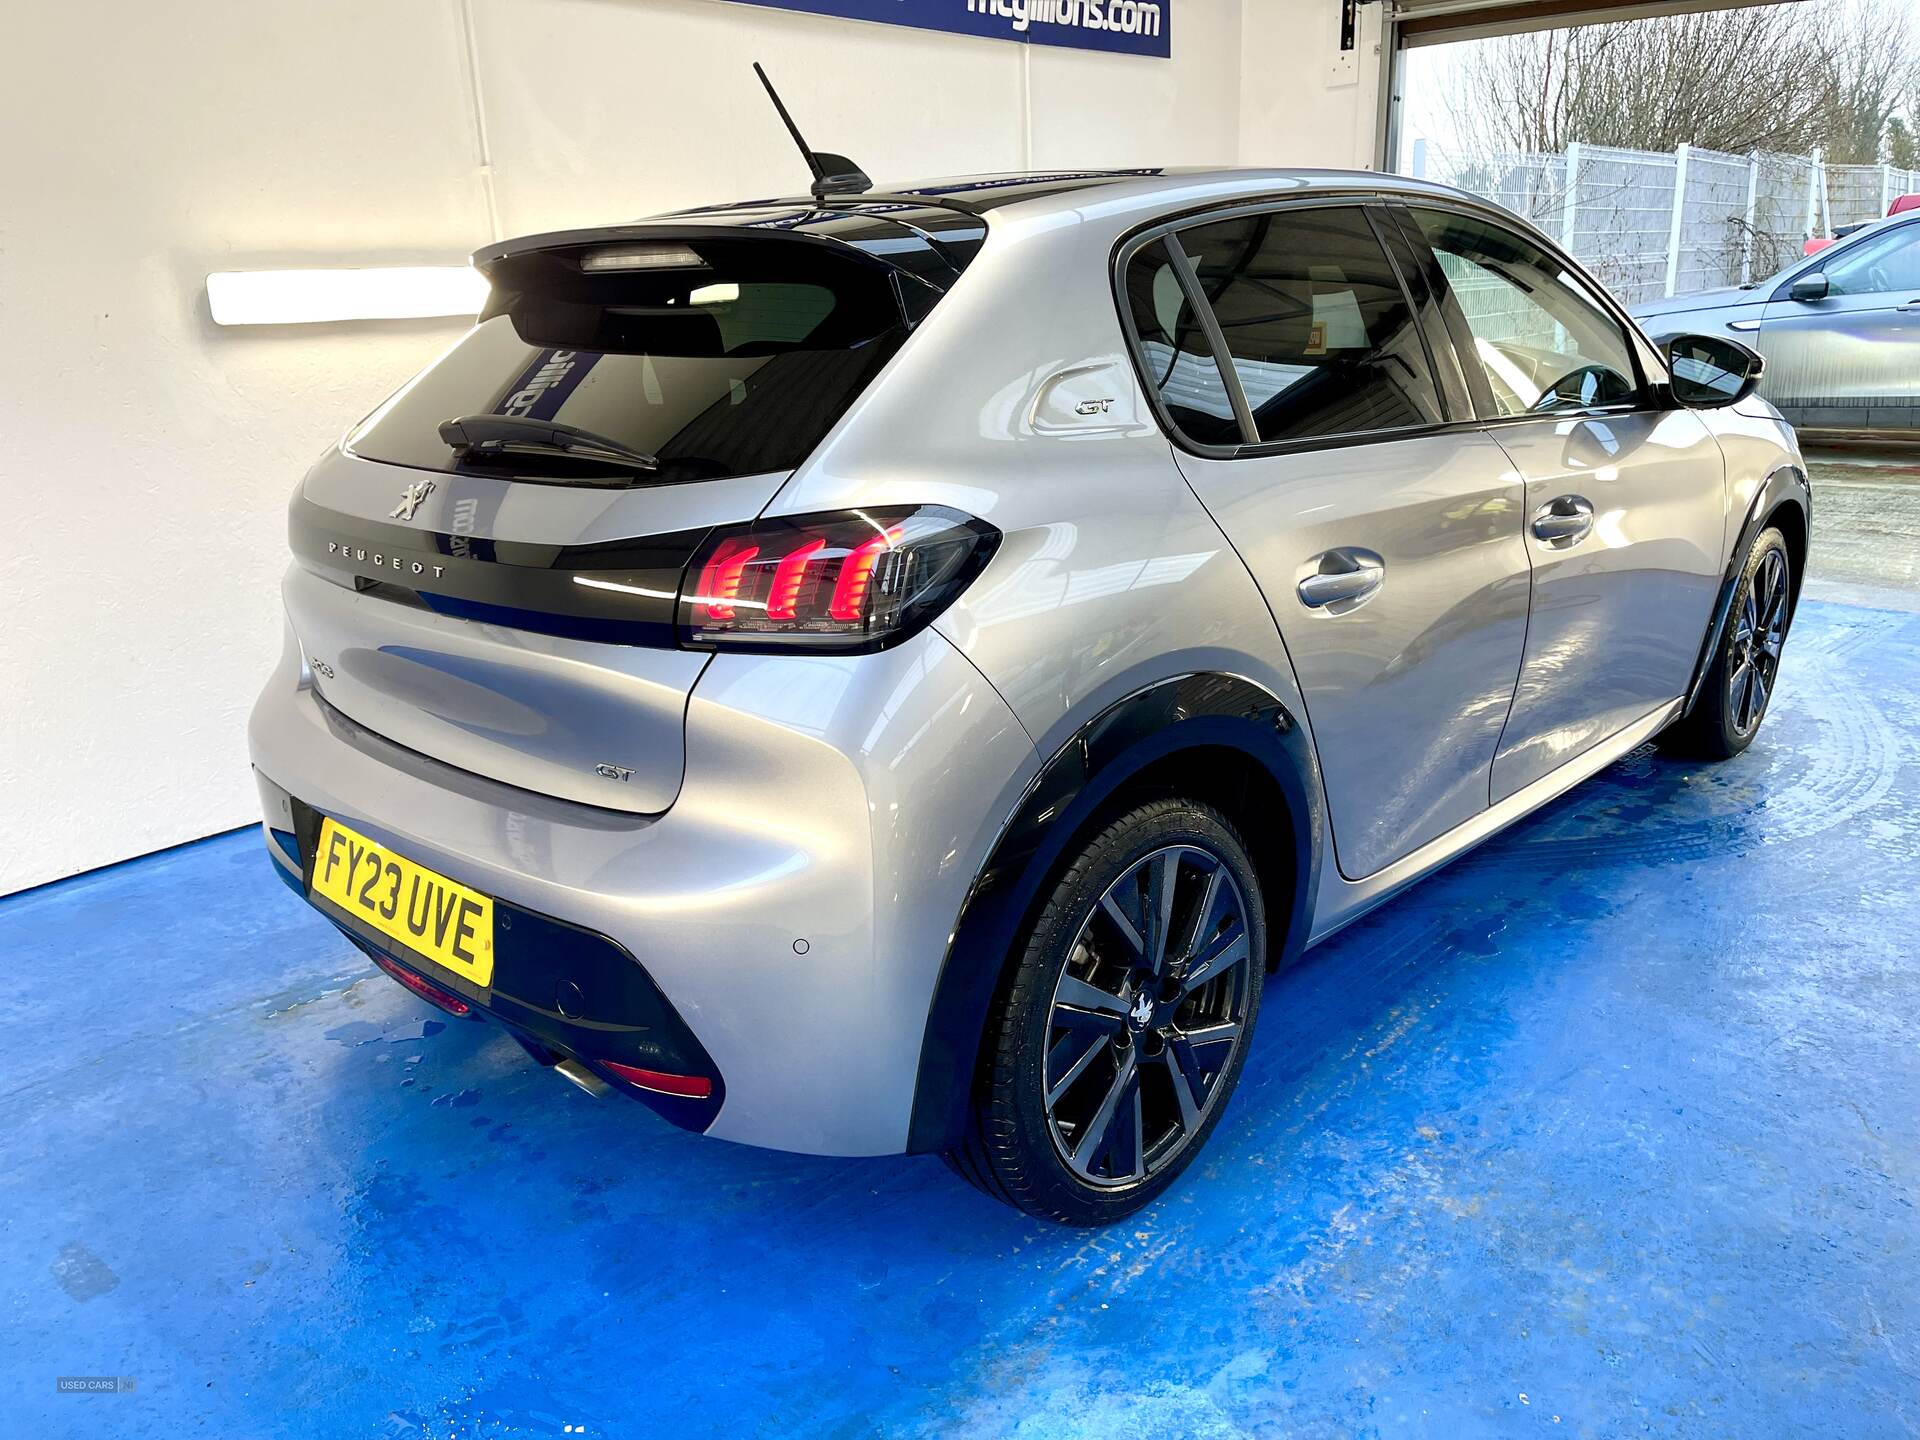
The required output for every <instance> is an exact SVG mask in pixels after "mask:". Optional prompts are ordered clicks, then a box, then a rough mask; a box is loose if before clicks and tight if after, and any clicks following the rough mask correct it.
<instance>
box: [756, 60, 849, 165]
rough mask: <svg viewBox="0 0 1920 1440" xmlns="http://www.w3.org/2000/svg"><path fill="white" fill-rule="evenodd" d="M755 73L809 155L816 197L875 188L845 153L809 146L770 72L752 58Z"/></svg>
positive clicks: (774, 105)
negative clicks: (784, 103) (769, 77)
mask: <svg viewBox="0 0 1920 1440" xmlns="http://www.w3.org/2000/svg"><path fill="white" fill-rule="evenodd" d="M753 73H754V74H756V75H758V76H759V77H760V83H761V84H762V85H764V86H766V87H767V98H768V99H769V100H771V101H773V108H774V109H776V110H778V111H779V112H780V120H781V123H782V124H784V125H785V126H786V127H787V133H788V134H789V135H791V136H793V143H794V144H796V145H798V146H799V147H800V153H801V154H802V155H803V156H805V157H806V161H807V169H809V170H811V171H812V172H813V198H814V199H816V200H825V199H826V198H827V197H828V196H829V195H836V194H837V195H859V194H862V193H863V192H865V191H868V190H871V189H872V188H873V181H871V180H869V179H868V178H867V176H866V172H865V171H863V170H862V169H861V168H860V167H859V166H858V165H856V164H854V163H853V161H851V160H849V159H848V158H847V157H846V156H844V155H835V154H833V153H832V152H831V151H827V150H809V149H808V148H807V142H806V138H805V137H804V136H802V135H801V133H800V127H799V126H798V125H796V124H794V123H793V117H792V116H791V115H789V114H788V113H787V107H786V106H785V105H782V104H781V103H780V92H779V91H777V90H775V89H774V88H773V81H771V80H769V79H768V78H767V72H766V71H764V70H762V69H761V68H760V62H759V61H758V60H756V61H754V62H753Z"/></svg>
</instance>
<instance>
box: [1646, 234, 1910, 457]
mask: <svg viewBox="0 0 1920 1440" xmlns="http://www.w3.org/2000/svg"><path fill="white" fill-rule="evenodd" d="M1916 198H1917V197H1912V196H1902V197H1901V200H1900V201H1898V202H1896V213H1895V214H1893V215H1890V216H1888V217H1887V218H1885V219H1882V220H1876V221H1873V222H1872V223H1871V224H1868V225H1866V226H1864V227H1862V228H1861V229H1859V230H1857V231H1855V232H1854V233H1853V234H1851V235H1848V236H1846V237H1845V238H1844V239H1840V240H1836V241H1835V242H1834V243H1833V244H1831V245H1829V246H1827V247H1825V248H1824V249H1822V250H1820V251H1818V252H1817V253H1815V254H1813V255H1809V256H1803V257H1802V258H1801V259H1799V260H1797V261H1795V262H1794V263H1793V264H1791V265H1789V266H1787V267H1786V268H1785V269H1784V270H1781V271H1780V272H1779V273H1778V274H1776V275H1772V276H1769V277H1768V278H1767V279H1765V280H1759V281H1755V282H1754V283H1752V284H1750V285H1745V286H1741V287H1738V288H1730V289H1720V290H1704V291H1700V292H1698V293H1696V294H1692V295H1674V296H1670V297H1668V298H1666V299H1661V300H1648V301H1644V302H1642V303H1640V304H1638V305H1635V306H1632V307H1631V309H1632V311H1633V314H1634V317H1635V318H1636V319H1638V320H1639V321H1640V323H1641V324H1642V325H1644V326H1646V328H1647V331H1648V333H1649V334H1651V335H1655V336H1659V335H1664V334H1673V333H1678V332H1695V333H1705V334H1720V335H1727V336H1730V337H1731V338H1733V339H1736V340H1741V341H1744V342H1746V343H1747V344H1749V345H1751V346H1752V347H1753V348H1754V349H1755V350H1758V351H1759V352H1760V353H1761V354H1762V355H1764V356H1765V357H1766V361H1767V371H1766V375H1765V377H1764V378H1763V379H1762V380H1761V382H1760V393H1761V394H1763V395H1765V396H1766V397H1767V398H1768V399H1769V400H1771V401H1772V402H1773V403H1774V404H1775V405H1776V406H1778V407H1779V410H1780V413H1781V414H1782V415H1784V416H1786V418H1787V419H1788V420H1789V421H1791V422H1792V423H1793V424H1794V425H1795V426H1797V427H1798V428H1799V429H1800V430H1802V431H1803V432H1807V433H1812V434H1817V435H1820V436H1823V437H1833V438H1841V437H1852V436H1860V435H1874V436H1888V437H1897V438H1903V439H1905V438H1920V209H1916V208H1915V207H1913V206H1904V207H1903V206H1902V202H1904V201H1906V200H1909V199H1916Z"/></svg>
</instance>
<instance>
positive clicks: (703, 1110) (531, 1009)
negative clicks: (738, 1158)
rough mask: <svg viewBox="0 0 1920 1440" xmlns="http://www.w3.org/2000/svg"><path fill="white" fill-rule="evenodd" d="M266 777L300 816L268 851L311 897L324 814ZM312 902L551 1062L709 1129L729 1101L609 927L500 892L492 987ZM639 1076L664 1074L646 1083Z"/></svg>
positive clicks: (366, 944) (689, 1035)
mask: <svg viewBox="0 0 1920 1440" xmlns="http://www.w3.org/2000/svg"><path fill="white" fill-rule="evenodd" d="M258 779H259V784H260V788H261V800H262V804H263V807H264V808H265V809H266V811H267V813H268V814H271V815H280V816H291V820H292V826H293V828H292V829H291V830H290V831H288V830H280V829H277V828H274V829H270V830H269V832H268V836H267V841H268V843H267V854H268V856H269V857H270V858H271V859H272V860H273V862H274V866H275V868H276V869H278V870H279V872H280V875H281V878H282V879H284V880H285V881H286V882H287V884H288V885H289V886H290V887H291V888H292V889H293V890H294V892H295V893H296V894H298V895H300V896H301V897H302V898H303V899H305V898H307V892H308V886H309V882H310V880H311V877H312V863H313V856H314V854H315V851H316V848H317V844H318V840H319V836H320V821H321V818H322V817H321V815H320V812H319V811H317V810H315V809H313V808H312V807H311V806H309V805H307V804H306V803H304V802H303V801H301V800H299V799H298V798H296V797H294V796H291V795H287V794H285V793H284V792H282V791H280V789H279V787H278V786H276V785H274V784H273V782H272V781H270V780H268V779H266V778H265V777H264V776H260V777H258ZM310 903H313V904H314V907H315V908H316V909H318V910H319V911H320V912H321V913H322V914H324V915H325V916H326V917H327V918H328V919H329V920H331V921H332V922H333V923H334V924H335V925H336V926H337V927H338V928H339V930H340V932H341V933H342V934H344V935H345V936H346V937H347V938H348V939H349V940H351V941H352V942H353V943H354V944H355V945H356V946H358V947H359V948H360V949H361V950H362V951H363V952H365V953H366V955H367V956H368V958H370V959H372V960H373V961H374V962H375V963H376V964H378V965H379V966H380V967H381V968H382V969H383V970H386V971H387V972H388V973H389V974H391V975H392V976H393V977H394V978H395V979H396V980H399V981H400V982H401V983H402V984H403V985H405V986H407V988H409V989H411V990H413V991H414V992H415V993H416V994H420V995H422V996H423V997H424V998H425V999H427V1000H428V1001H429V1002H430V1003H432V1004H435V1005H438V1006H440V1007H441V1008H442V1009H452V1010H453V1012H454V1013H455V1014H463V1015H474V1016H480V1015H485V1016H487V1017H490V1018H492V1019H494V1020H497V1021H499V1022H500V1023H501V1024H502V1025H504V1026H505V1027H506V1028H507V1029H508V1030H509V1031H510V1032H511V1033H512V1034H513V1036H514V1038H515V1039H517V1040H518V1041H520V1043H521V1044H522V1045H524V1046H525V1047H526V1049H527V1051H528V1053H529V1054H531V1055H532V1056H534V1058H535V1059H537V1060H539V1061H541V1063H543V1064H548V1065H551V1064H553V1063H555V1062H556V1061H559V1060H562V1059H574V1060H578V1061H580V1062H581V1063H583V1064H584V1065H586V1066H587V1067H588V1068H590V1069H592V1070H593V1071H595V1072H596V1073H597V1074H598V1075H599V1076H600V1077H601V1078H602V1079H603V1080H605V1081H606V1082H608V1084H610V1085H611V1086H612V1087H613V1088H615V1089H618V1090H623V1091H625V1092H626V1093H628V1094H630V1095H633V1096H634V1097H635V1098H637V1099H640V1100H644V1101H645V1102H646V1103H647V1104H649V1105H651V1106H652V1107H653V1108H654V1109H655V1110H657V1111H659V1112H660V1113H661V1114H662V1115H664V1116H665V1117H666V1118H667V1119H668V1120H670V1121H672V1122H673V1123H674V1124H676V1125H678V1126H680V1127H682V1128H683V1129H687V1130H706V1129H707V1128H708V1127H709V1126H711V1125H712V1124H713V1121H714V1117H715V1116H717V1115H718V1114H719V1113H720V1109H721V1107H722V1105H723V1104H724V1103H725V1101H726V1083H725V1081H724V1079H723V1078H722V1077H721V1075H720V1072H719V1068H718V1067H717V1066H716V1065H715V1064H714V1063H713V1060H712V1057H710V1056H709V1055H708V1054H707V1052H706V1049H705V1047H704V1046H702V1045H701V1044H700V1041H699V1040H698V1039H697V1038H696V1037H695V1036H694V1034H693V1032H692V1031H691V1030H690V1029H689V1028H688V1027H687V1024H686V1022H685V1021H684V1020H682V1019H681V1018H680V1016H679V1014H678V1013H677V1012H676V1011H675V1010H674V1008H673V1006H672V1004H671V1003H670V1002H669V1001H668V1000H667V998H666V996H665V995H663V994H662V993H661V992H660V987H659V986H658V985H656V984H655V983H654V981H653V977H652V976H650V975H649V974H648V973H647V971H646V968H645V967H644V966H643V965H641V964H640V962H639V961H638V960H636V959H634V957H633V956H632V955H631V954H629V953H628V952H627V950H626V948H625V947H624V946H622V945H621V944H620V943H619V942H618V941H616V940H614V939H612V938H610V937H609V936H606V935H598V934H595V933H594V932H593V931H591V930H584V929H582V928H580V927H579V926H577V925H570V924H568V923H567V922H565V921H563V920H557V919H555V918H554V917H553V916H551V915H541V914H538V913H537V912H535V911H531V910H526V909H523V908H521V907H520V906H517V905H513V904H509V903H508V902H506V901H495V903H494V926H495V936H494V964H493V977H492V981H491V983H490V984H489V985H487V986H486V987H485V988H482V987H480V986H477V985H475V984H473V983H472V982H471V981H469V980H468V979H466V977H464V976H461V975H456V974H453V973H451V972H450V971H447V970H445V969H444V968H442V967H440V966H437V965H434V964H433V963H431V962H430V961H424V960H422V959H421V958H420V957H418V956H416V955H413V954H411V953H410V952H409V951H407V950H406V949H405V948H403V947H401V946H398V945H395V944H394V943H393V942H392V941H391V940H389V939H388V938H387V937H386V936H384V935H382V934H380V932H379V931H377V930H374V929H373V928H372V927H370V926H368V925H364V924H362V923H361V922H360V921H358V920H357V919H356V918H354V917H353V916H352V915H350V914H346V913H342V912H340V911H338V910H336V909H335V908H334V907H332V906H330V905H328V904H325V903H324V902H310ZM623 1072H624V1073H623ZM636 1073H637V1074H639V1075H641V1076H648V1077H655V1078H653V1079H652V1080H651V1082H650V1083H640V1082H638V1081H636V1080H635V1079H634V1078H632V1077H633V1076H634V1075H635V1074H636ZM675 1092H679V1093H675Z"/></svg>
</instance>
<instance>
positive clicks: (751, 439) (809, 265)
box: [347, 239, 930, 484]
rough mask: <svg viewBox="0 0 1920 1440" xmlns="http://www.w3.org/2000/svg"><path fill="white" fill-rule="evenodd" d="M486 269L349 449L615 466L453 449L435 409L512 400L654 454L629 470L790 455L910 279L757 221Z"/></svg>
mask: <svg viewBox="0 0 1920 1440" xmlns="http://www.w3.org/2000/svg"><path fill="white" fill-rule="evenodd" d="M682 253H685V252H684V251H683V252H682ZM493 278H494V299H493V300H492V302H491V303H490V307H489V313H488V314H487V315H486V316H485V317H483V318H482V320H481V321H480V323H479V324H478V325H477V326H476V327H475V328H474V329H473V330H472V331H470V332H469V333H468V334H467V335H466V337H465V338H464V339H462V340H461V341H460V342H459V343H458V344H457V345H455V346H454V347H453V349H452V350H450V351H448V352H447V354H446V355H444V356H443V357H442V358H441V359H440V360H439V361H437V362H436V363H435V364H434V365H433V366H431V367H430V368H429V369H427V370H426V371H424V372H423V373H422V374H421V375H420V376H419V377H418V378H417V379H415V380H414V381H413V382H412V383H411V384H410V385H408V386H407V387H406V388H405V389H403V390H402V391H400V392H399V393H398V394H397V395H395V396H394V397H393V398H392V399H391V400H389V401H388V402H387V403H386V404H385V405H383V406H381V408H380V409H379V410H377V411H375V412H374V414H373V415H371V416H370V417H369V418H368V419H367V420H366V421H365V422H364V423H363V424H362V425H361V426H360V427H359V429H357V430H356V431H355V432H354V434H353V435H351V436H350V437H349V438H348V441H347V447H348V449H350V450H351V451H352V452H353V453H354V454H356V455H360V456H363V457H365V458H367V459H370V460H381V461H387V462H390V463H393V464H399V465H411V466H417V467H420V468H423V469H430V470H445V471H464V472H470V473H474V474H488V475H494V476H509V477H519V478H529V479H544V480H571V481H575V482H581V481H591V482H596V483H607V481H608V476H609V472H610V470H611V471H617V470H618V467H617V466H610V465H609V464H608V463H606V462H603V461H586V460H581V459H578V458H569V457H568V456H566V455H564V454H560V453H558V452H556V453H554V454H551V455H549V454H544V453H527V452H526V451H524V450H521V451H517V452H512V453H496V454H491V455H484V456H483V455H480V454H477V453H471V452H470V453H468V454H467V455H466V456H464V457H463V456H462V455H460V454H457V453H456V452H455V450H454V448H453V447H452V446H451V445H449V443H448V442H447V441H446V440H444V439H442V437H441V433H440V427H441V426H442V424H443V423H445V422H447V421H449V420H457V419H463V418H466V417H474V416H509V417H514V418H518V419H524V420H533V421H543V422H553V423H554V424H556V425H558V426H565V427H569V428H570V429H571V430H574V431H583V432H586V433H587V434H589V435H591V436H596V437H603V438H604V439H606V440H611V441H614V442H617V443H618V444H619V445H620V446H623V447H626V448H627V449H628V450H632V451H638V452H640V453H641V454H643V455H649V456H653V457H655V458H656V459H657V460H658V462H659V464H658V468H657V469H655V470H650V471H647V472H645V473H641V474H637V475H635V476H634V477H633V479H634V483H640V484H670V483H675V482H680V481H687V480H702V479H721V478H725V477H727V476H732V475H750V474H754V473H757V472H763V471H772V470H788V469H792V468H793V467H794V466H796V465H798V464H799V463H800V462H801V461H802V460H803V459H805V458H806V456H807V454H808V453H809V452H810V451H811V450H812V449H813V448H814V446H816V445H817V444H818V443H819V442H820V440H821V438H822V437H823V436H824V435H825V434H826V432H827V431H828V430H829V429H831V428H832V426H833V424H834V423H835V422H836V421H837V420H838V419H839V418H840V416H841V415H842V414H844V413H845V411H846V409H847V407H848V406H849V405H850V404H852V403H853V401H854V399H855V398H856V397H857V396H858V395H859V394H860V392H861V390H862V389H863V388H864V387H865V386H866V385H867V383H868V382H869V381H871V380H872V378H873V376H874V375H875V374H876V373H877V372H878V370H879V369H880V367H881V366H882V365H884V364H885V363H886V361H887V359H888V358H889V357H890V356H891V355H892V354H893V353H894V351H895V350H897V349H898V348H899V346H900V343H901V341H902V340H904V339H905V337H906V334H907V329H908V326H907V323H906V318H905V311H904V308H903V299H902V294H901V290H900V288H899V287H900V286H901V285H905V286H908V287H913V288H915V289H918V288H923V287H920V286H919V282H916V281H912V280H898V279H896V277H895V276H894V275H893V273H892V272H891V271H888V270H885V269H882V268H880V267H876V266H873V265H871V264H862V263H859V262H857V261H849V260H847V259H843V258H841V257H839V256H837V255H835V254H833V253H831V252H830V251H827V250H825V249H823V247H819V246H814V245H803V244H797V243H786V242H778V241H768V240H764V239H761V240H749V241H742V240H731V241H724V242H717V243H713V244H703V245H702V246H701V253H700V256H699V257H698V263H695V260H694V257H692V256H689V257H688V263H687V265H686V266H685V267H684V268H675V269H655V270H648V271H636V272H631V273H619V272H615V273H610V274H588V273H583V271H582V269H581V267H580V263H579V258H578V257H577V256H556V255H536V256H527V257H520V258H517V259H515V260H513V261H511V262H508V264H507V265H506V266H505V267H503V271H502V272H501V273H496V274H495V275H494V277H493ZM907 303H911V304H914V305H916V306H917V307H918V308H919V310H920V312H921V313H924V310H925V307H926V305H927V304H928V303H930V302H929V300H928V298H927V297H923V296H918V295H915V296H913V297H911V299H910V300H909V301H908V302H907Z"/></svg>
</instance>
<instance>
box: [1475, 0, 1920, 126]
mask: <svg viewBox="0 0 1920 1440" xmlns="http://www.w3.org/2000/svg"><path fill="white" fill-rule="evenodd" d="M1916 69H1920V46H1917V45H1916V37H1915V35H1914V27H1913V24H1912V19H1911V11H1910V9H1909V7H1908V5H1907V4H1906V3H1905V0H1830V3H1826V4H1814V5H1804V6H1803V5H1762V6H1756V7H1753V8H1749V9H1742V10H1723V11H1714V12H1709V13H1706V14H1698V15H1668V16H1659V17H1656V18H1653V19H1647V20H1630V21H1625V22H1622V23H1619V24H1614V25H1591V26H1582V27H1577V28H1574V29H1570V30H1545V31H1536V32H1533V33H1530V34H1523V35H1510V36H1504V37H1501V38H1499V39H1496V40H1488V41H1482V42H1479V43H1477V44H1475V45H1472V46H1471V47H1469V48H1468V49H1467V51H1466V53H1465V54H1464V55H1463V57H1462V60H1461V62H1460V64H1459V66H1458V68H1457V69H1456V71H1455V81H1454V86H1453V93H1452V94H1451V96H1450V97H1449V103H1448V108H1449V110H1450V111H1451V113H1452V120H1453V124H1454V128H1455V130H1456V132H1457V133H1458V134H1460V135H1462V136H1468V137H1472V144H1473V146H1474V148H1476V149H1483V150H1484V152H1485V153H1488V154H1498V153H1506V154H1539V153H1548V154H1551V153H1555V152H1558V151H1561V150H1564V149H1565V148H1566V147H1567V145H1568V144H1569V143H1570V142H1573V141H1579V142H1580V143H1582V144H1587V145H1613V146H1619V147H1621V148H1623V149H1629V150H1671V149H1673V148H1674V147H1675V146H1676V145H1680V144H1683V143H1684V144H1688V145H1696V146H1701V147H1703V148H1705V149H1709V150H1721V151H1728V152H1731V153H1734V154H1743V153H1745V152H1747V151H1749V150H1766V151H1774V152H1782V153H1805V152H1809V151H1812V150H1814V149H1816V148H1820V149H1824V150H1825V151H1826V153H1827V158H1828V159H1829V160H1830V161H1833V162H1835V163H1850V162H1854V163H1867V164H1871V163H1873V162H1875V161H1878V160H1879V159H1880V158H1881V152H1882V149H1883V146H1884V144H1885V142H1887V141H1889V140H1890V139H1891V133H1890V132H1891V128H1892V122H1893V120H1894V119H1895V118H1896V117H1897V116H1899V114H1900V112H1901V110H1902V109H1903V106H1904V105H1905V103H1906V99H1907V97H1906V94H1905V92H1906V90H1907V89H1908V87H1909V86H1910V85H1911V84H1912V76H1913V74H1914V73H1915V71H1916Z"/></svg>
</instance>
